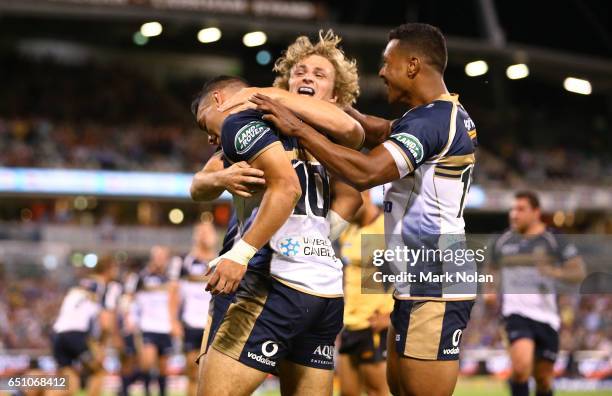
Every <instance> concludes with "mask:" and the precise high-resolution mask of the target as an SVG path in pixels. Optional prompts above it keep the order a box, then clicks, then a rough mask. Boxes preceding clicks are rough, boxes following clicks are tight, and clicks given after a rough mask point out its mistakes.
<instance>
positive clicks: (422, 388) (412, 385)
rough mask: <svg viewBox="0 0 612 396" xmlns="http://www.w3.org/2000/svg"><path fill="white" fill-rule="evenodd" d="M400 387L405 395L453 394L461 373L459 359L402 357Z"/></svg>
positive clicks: (445, 395)
mask: <svg viewBox="0 0 612 396" xmlns="http://www.w3.org/2000/svg"><path fill="white" fill-rule="evenodd" d="M399 368H400V369H399V371H400V378H399V382H400V388H401V394H402V395H404V396H451V395H452V394H453V391H454V389H455V385H456V384H457V376H458V375H459V361H458V360H419V359H413V358H408V357H402V358H400V363H399Z"/></svg>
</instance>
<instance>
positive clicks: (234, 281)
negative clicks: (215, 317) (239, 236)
mask: <svg viewBox="0 0 612 396" xmlns="http://www.w3.org/2000/svg"><path fill="white" fill-rule="evenodd" d="M217 260H218V261H217V262H216V263H215V264H216V265H214V266H212V267H211V268H210V269H209V270H208V273H207V274H206V275H210V279H209V280H208V283H207V285H206V290H207V291H209V292H211V293H212V294H213V295H216V294H230V293H233V292H235V291H236V289H238V285H240V281H241V280H242V277H243V276H244V274H245V272H246V270H247V266H246V265H242V264H239V263H237V262H235V261H232V260H229V259H226V258H219V259H217ZM215 261H216V260H215Z"/></svg>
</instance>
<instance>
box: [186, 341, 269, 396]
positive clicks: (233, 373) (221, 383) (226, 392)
mask: <svg viewBox="0 0 612 396" xmlns="http://www.w3.org/2000/svg"><path fill="white" fill-rule="evenodd" d="M200 364H202V362H201V363H200ZM267 375H268V374H267V373H265V372H263V371H259V370H256V369H254V368H251V367H248V366H246V365H244V364H242V363H240V362H239V361H237V360H234V359H232V358H231V357H229V356H226V355H225V354H223V353H221V352H219V351H217V350H216V349H214V348H210V349H209V350H208V353H207V354H206V360H205V362H203V367H202V368H201V369H200V376H199V386H198V396H242V395H245V396H246V395H250V394H252V393H253V392H255V390H256V389H257V387H258V386H259V385H260V384H261V383H262V382H263V381H264V380H265V379H266V377H267Z"/></svg>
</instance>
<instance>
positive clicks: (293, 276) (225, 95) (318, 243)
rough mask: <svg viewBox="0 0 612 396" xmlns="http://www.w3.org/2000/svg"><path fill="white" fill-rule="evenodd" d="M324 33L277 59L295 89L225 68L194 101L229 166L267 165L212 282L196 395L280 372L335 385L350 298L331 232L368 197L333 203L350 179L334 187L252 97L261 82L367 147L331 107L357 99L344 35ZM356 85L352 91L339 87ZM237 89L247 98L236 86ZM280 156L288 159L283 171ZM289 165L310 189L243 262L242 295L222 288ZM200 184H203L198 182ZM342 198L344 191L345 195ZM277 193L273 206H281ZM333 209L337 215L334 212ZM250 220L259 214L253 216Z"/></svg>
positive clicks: (303, 387)
mask: <svg viewBox="0 0 612 396" xmlns="http://www.w3.org/2000/svg"><path fill="white" fill-rule="evenodd" d="M319 38H320V40H319V42H318V43H316V44H312V43H311V42H310V41H309V40H308V39H306V38H303V37H301V38H299V39H298V40H297V41H296V42H295V43H294V44H292V45H291V46H290V47H289V49H288V50H287V52H286V53H285V55H284V56H283V58H281V60H279V62H277V66H278V67H279V68H281V69H282V68H283V67H284V68H285V69H284V70H285V74H284V76H282V77H281V79H280V80H279V81H280V82H279V83H278V84H279V86H282V84H283V82H282V80H283V77H284V80H285V83H286V84H288V85H287V87H288V89H289V92H288V91H285V90H283V89H282V88H255V89H253V88H243V89H242V90H239V89H240V83H239V82H237V81H235V80H232V79H228V78H223V79H218V80H217V81H216V82H215V83H214V84H210V83H209V84H207V86H206V87H205V89H203V92H202V96H201V100H200V101H198V103H197V104H196V106H194V109H195V108H197V110H196V111H195V114H196V117H197V120H198V124H199V125H201V126H202V127H203V128H204V129H206V130H207V131H208V132H209V134H210V135H211V136H212V137H213V139H217V141H219V140H220V141H221V143H222V147H223V154H222V155H223V157H224V159H225V167H226V168H227V169H229V168H231V165H230V163H232V162H233V163H237V162H238V161H245V162H248V163H249V164H250V165H251V166H253V167H254V168H259V169H260V170H263V171H264V178H266V191H264V199H263V200H262V201H261V205H262V206H259V207H258V208H259V209H258V211H257V215H256V216H254V217H253V212H251V214H249V213H247V214H246V216H245V215H243V216H242V217H244V218H245V219H247V220H246V221H244V219H243V220H240V217H241V216H240V214H239V216H238V217H239V223H240V227H238V228H239V229H240V230H241V231H240V233H239V234H240V235H237V236H236V240H238V239H240V238H242V239H240V240H239V242H238V243H236V244H234V247H233V248H232V249H231V250H229V251H228V252H227V253H226V254H224V255H223V256H222V257H221V258H220V259H221V260H220V261H219V264H218V266H217V269H216V272H218V274H217V275H214V274H213V277H212V279H213V281H211V282H210V283H209V287H210V288H212V289H213V291H215V290H217V291H218V292H220V293H222V294H218V295H217V296H215V298H214V301H213V308H212V312H213V317H212V321H211V326H210V330H209V331H210V334H208V335H207V337H206V341H205V342H206V344H207V345H205V346H204V348H203V351H202V352H208V353H207V357H206V359H205V361H204V364H203V368H202V371H201V373H200V375H201V377H200V378H201V384H200V391H199V393H200V394H203V395H209V394H210V395H213V394H214V395H219V394H224V395H243V394H251V393H252V392H253V391H254V390H255V388H256V387H257V386H258V385H259V384H260V383H261V382H262V381H263V380H264V379H265V377H266V376H267V375H268V373H275V374H278V375H279V376H280V379H281V391H282V392H283V393H287V394H296V395H299V394H303V395H311V394H330V393H331V391H332V378H333V374H332V369H333V366H334V365H333V355H334V353H333V351H334V340H335V338H336V336H337V334H338V332H339V331H340V329H341V327H342V313H343V312H342V307H343V302H342V265H341V263H340V262H339V261H338V260H337V259H336V258H335V257H334V256H333V250H331V241H330V239H331V238H332V234H337V233H339V231H338V230H337V228H338V226H339V225H342V224H343V222H344V223H346V221H344V220H342V218H343V217H344V218H348V217H349V216H348V215H347V213H348V212H352V211H354V210H355V209H356V208H357V207H358V206H359V203H360V198H359V196H358V194H357V197H358V200H357V201H352V202H353V204H352V208H351V210H347V207H348V206H345V204H341V202H343V201H342V199H335V200H334V201H331V200H330V198H331V195H332V194H331V193H332V192H337V191H338V190H342V189H343V187H345V188H347V187H346V186H342V185H330V180H329V178H328V176H327V173H326V172H325V169H323V168H322V167H321V166H320V164H318V163H317V162H316V161H313V158H312V156H310V155H308V154H307V153H305V152H304V151H303V150H301V149H300V148H299V147H298V146H297V145H296V144H295V143H296V142H295V141H294V140H292V139H284V140H283V139H280V140H279V138H278V137H277V136H276V134H275V133H274V131H273V129H271V128H269V124H267V121H266V120H265V119H262V114H261V113H259V112H257V111H254V110H252V109H249V106H248V105H247V106H243V104H244V102H245V101H247V100H248V99H249V98H250V97H251V96H252V95H253V94H255V93H256V92H262V91H263V92H267V93H268V94H270V95H275V97H277V98H278V99H279V100H280V101H283V103H285V104H286V105H287V106H288V107H290V108H292V109H293V110H294V111H295V113H296V114H298V115H299V117H300V118H301V119H302V120H304V121H305V122H310V123H312V124H313V125H317V128H320V129H322V130H324V132H325V133H326V134H327V135H328V136H329V137H330V138H332V139H334V140H335V141H337V142H342V144H345V145H346V146H350V147H357V146H359V145H360V144H361V143H362V141H363V131H362V130H361V128H360V127H359V125H357V124H356V123H354V122H353V121H352V120H351V119H350V117H347V116H346V114H345V113H344V112H343V111H342V110H340V109H339V108H338V107H337V106H335V105H330V103H342V104H345V103H351V102H352V101H354V99H355V98H356V96H357V94H358V87H357V78H358V77H357V70H356V66H355V63H354V62H353V61H348V60H343V57H344V55H343V53H342V51H341V50H340V49H338V48H336V49H335V50H334V48H332V47H336V46H337V44H338V43H339V39H338V38H337V37H336V36H334V35H333V34H332V33H329V32H328V33H327V34H321V35H320V37H319ZM300 55H301V56H300ZM328 57H329V58H328ZM338 76H342V77H341V79H342V81H341V83H340V85H338V83H337V81H336V79H337V78H338ZM347 84H348V85H347ZM351 84H352V85H351ZM243 86H244V84H243ZM347 86H348V87H352V88H351V92H350V93H348V94H346V93H344V92H342V93H341V92H340V91H339V90H338V89H339V88H338V87H341V88H342V89H344V88H345V87H347ZM236 92H237V95H239V96H242V99H240V98H235V97H234V96H232V95H233V94H235V93H236ZM229 113H231V114H229ZM253 125H256V126H257V128H255V127H253ZM245 128H246V129H245ZM247 132H248V133H247ZM245 142H247V143H245ZM238 146H240V147H238ZM279 149H280V150H279ZM283 151H284V153H285V154H286V155H287V157H288V158H289V160H290V161H286V163H284V164H279V163H277V162H278V161H279V160H280V156H278V155H277V154H279V153H282V152H283ZM275 152H278V153H276V154H275ZM275 161H276V162H275ZM207 166H208V165H207ZM281 166H284V168H283V169H280V167H281ZM208 170H209V171H210V169H208ZM214 172H224V170H221V169H216V170H214V171H212V172H209V173H208V175H209V176H210V174H214ZM204 173H206V172H204ZM291 174H293V175H294V176H295V175H296V174H297V176H298V179H299V184H300V187H301V199H298V201H297V202H296V204H295V207H294V208H293V209H292V213H291V214H290V215H289V217H288V218H287V220H285V222H284V224H283V225H282V226H281V228H280V229H279V230H274V233H273V236H272V237H271V238H270V242H269V244H266V245H265V246H264V247H263V248H262V249H260V250H259V251H258V253H257V254H256V255H255V257H253V259H251V260H249V259H247V260H246V261H247V262H248V269H247V270H246V274H244V278H240V279H239V280H241V281H240V284H239V285H238V286H237V292H236V293H235V297H234V296H233V295H232V294H233V293H232V294H230V295H229V296H224V294H223V293H226V292H227V287H222V286H221V287H220V286H219V285H227V284H228V282H229V283H231V284H233V285H237V283H235V280H234V279H233V278H232V275H233V272H232V271H233V268H234V267H236V266H238V265H239V263H236V262H235V261H234V260H235V257H236V255H235V254H234V253H232V252H233V251H234V250H237V249H242V247H244V243H245V241H246V243H248V242H249V241H250V240H251V239H252V238H251V237H250V234H249V230H254V229H255V228H256V227H261V224H263V223H264V219H267V218H268V216H267V215H266V213H264V212H267V211H268V209H267V207H264V206H263V203H264V201H265V195H266V194H267V193H270V191H268V190H270V189H274V188H275V187H274V186H276V185H278V186H279V188H281V189H282V190H283V191H284V190H287V188H288V186H289V185H290V184H291V183H289V181H287V182H285V183H276V182H275V181H274V180H273V178H274V175H277V176H278V177H281V176H282V175H285V177H287V175H291ZM270 178H271V179H270ZM200 181H201V180H200ZM194 182H195V180H194ZM211 187H214V186H211V185H209V184H204V185H203V189H206V188H208V190H207V191H208V192H206V193H203V194H202V196H207V197H208V196H211V195H212V194H209V193H210V191H211ZM195 190H198V189H197V188H195ZM334 190H336V191H334ZM194 192H196V193H198V191H194V186H192V193H194ZM201 192H202V191H200V193H201ZM355 193H356V192H355ZM237 195H238V196H240V198H239V199H238V200H239V201H240V200H242V201H241V202H242V204H241V202H237V207H241V208H244V207H249V208H251V207H257V203H256V202H255V200H256V199H257V196H256V194H253V196H252V197H244V196H242V195H240V194H234V196H235V198H236V196H237ZM349 195H350V194H349ZM342 196H344V194H338V195H337V196H336V198H339V197H342ZM259 198H260V199H261V195H260V196H259ZM348 201H351V200H350V199H346V201H345V203H346V202H348ZM266 202H267V201H266ZM275 202H277V205H276V206H278V205H279V204H280V202H279V201H275ZM333 211H337V212H338V213H340V214H336V215H335V216H336V217H335V218H334V215H333V214H332V212H333ZM330 214H331V215H330ZM342 215H344V216H342ZM338 217H339V218H340V220H338ZM248 219H252V222H251V223H250V224H249V220H248ZM249 225H250V227H249ZM258 229H259V228H258ZM266 229H267V228H266ZM260 234H261V233H260ZM257 246H258V247H259V245H257ZM255 250H257V249H255ZM262 272H263V273H264V275H265V276H262ZM241 276H242V275H241ZM233 298H235V300H233V301H231V300H232V299H233ZM230 302H231V304H230ZM222 307H224V308H222ZM208 346H210V348H208ZM221 370H222V371H223V372H224V373H225V375H224V376H222V377H220V376H219V375H218V373H219V372H220V371H221ZM236 378H240V381H236Z"/></svg>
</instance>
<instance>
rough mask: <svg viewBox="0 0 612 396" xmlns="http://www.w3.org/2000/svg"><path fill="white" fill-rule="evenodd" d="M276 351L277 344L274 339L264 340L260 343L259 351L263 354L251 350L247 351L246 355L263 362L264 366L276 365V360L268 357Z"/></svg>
mask: <svg viewBox="0 0 612 396" xmlns="http://www.w3.org/2000/svg"><path fill="white" fill-rule="evenodd" d="M277 352H278V344H277V343H276V342H274V341H266V342H264V343H263V344H262V345H261V353H262V354H263V356H262V355H258V354H256V353H253V352H247V357H248V358H249V359H253V360H255V361H256V362H259V363H261V364H265V365H266V366H270V367H276V362H275V361H274V360H270V359H268V358H269V357H272V356H274V355H276V353H277Z"/></svg>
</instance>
